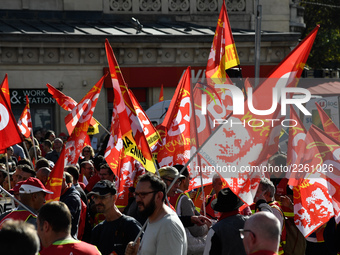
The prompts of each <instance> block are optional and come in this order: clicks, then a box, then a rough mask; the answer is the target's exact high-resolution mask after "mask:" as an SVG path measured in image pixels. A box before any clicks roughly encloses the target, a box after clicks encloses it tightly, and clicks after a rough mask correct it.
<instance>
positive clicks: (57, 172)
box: [45, 146, 66, 203]
mask: <svg viewBox="0 0 340 255" xmlns="http://www.w3.org/2000/svg"><path fill="white" fill-rule="evenodd" d="M65 165H66V164H65V146H64V147H63V149H62V151H61V153H60V156H59V159H58V160H57V162H56V164H55V165H54V167H53V169H52V171H51V173H50V175H49V177H48V180H47V183H46V185H45V187H46V189H48V190H51V191H53V194H47V195H46V203H49V202H52V201H59V199H60V195H61V187H62V182H63V174H64V167H65Z"/></svg>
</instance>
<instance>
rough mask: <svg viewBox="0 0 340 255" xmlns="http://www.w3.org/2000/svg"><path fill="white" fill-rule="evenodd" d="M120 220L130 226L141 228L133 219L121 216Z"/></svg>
mask: <svg viewBox="0 0 340 255" xmlns="http://www.w3.org/2000/svg"><path fill="white" fill-rule="evenodd" d="M120 219H121V220H122V221H124V222H126V223H127V224H130V225H137V226H138V227H139V228H140V227H141V225H140V223H139V222H138V221H137V220H136V219H135V218H133V217H131V216H128V215H125V214H122V217H120Z"/></svg>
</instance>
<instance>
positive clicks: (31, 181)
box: [19, 177, 53, 194]
mask: <svg viewBox="0 0 340 255" xmlns="http://www.w3.org/2000/svg"><path fill="white" fill-rule="evenodd" d="M39 191H43V192H45V193H49V194H53V192H52V191H50V190H48V189H46V188H45V186H44V184H42V182H41V181H40V180H39V179H37V178H33V177H30V178H28V179H27V180H26V181H24V182H23V183H22V184H21V187H20V189H19V193H20V194H32V193H36V192H39Z"/></svg>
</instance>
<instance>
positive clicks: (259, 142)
mask: <svg viewBox="0 0 340 255" xmlns="http://www.w3.org/2000/svg"><path fill="white" fill-rule="evenodd" d="M318 28H319V27H316V28H315V29H314V30H313V31H312V32H311V33H310V34H309V35H308V36H307V37H306V38H305V39H304V40H303V41H302V42H301V43H300V44H299V45H298V46H297V47H296V48H295V49H294V50H293V51H292V52H291V53H290V54H289V55H288V56H287V57H286V58H285V59H284V60H283V61H282V62H281V64H280V65H278V66H277V68H276V69H275V70H274V71H273V72H272V73H271V75H270V76H269V77H268V78H267V79H266V80H265V81H264V82H263V83H261V84H260V85H259V86H258V87H257V88H256V89H255V91H254V92H252V91H251V88H250V91H249V93H248V98H247V100H246V101H245V102H244V103H241V102H240V100H238V103H239V104H237V108H235V107H234V109H233V110H234V112H233V115H232V116H231V117H229V118H228V119H227V121H228V123H223V125H222V127H221V128H220V129H219V130H218V131H217V132H216V133H215V134H214V135H213V136H212V137H211V139H210V140H209V141H208V142H207V143H206V144H205V145H204V146H201V151H200V155H201V156H202V157H203V158H205V159H206V160H207V161H208V163H209V164H210V165H211V166H213V167H215V168H217V170H218V167H219V168H222V167H229V168H227V169H224V172H222V173H221V175H222V177H224V179H225V180H226V182H227V184H228V186H229V187H230V189H231V190H232V191H233V192H234V193H235V194H237V195H238V196H239V197H240V198H241V199H242V200H243V201H244V202H245V203H247V204H248V205H249V204H252V203H253V198H254V196H255V194H256V190H257V187H258V184H259V181H260V178H261V177H262V175H261V172H260V171H246V170H249V169H252V167H258V166H260V165H261V163H263V162H265V161H266V160H267V159H268V158H269V157H270V156H272V155H273V154H274V153H275V152H276V151H277V150H278V142H279V135H280V131H281V128H282V126H281V121H280V120H281V118H282V117H281V116H280V115H279V113H280V110H281V103H280V101H279V100H277V103H276V104H274V105H273V100H270V99H271V98H273V91H275V90H274V88H275V89H276V90H277V91H278V92H281V89H283V88H286V87H295V86H296V84H297V81H298V79H299V78H300V76H301V73H302V71H303V67H304V65H305V63H306V60H307V58H308V55H309V52H310V49H311V47H312V45H313V42H314V39H315V37H316V34H317V31H318ZM234 99H235V98H234ZM241 99H242V98H241ZM241 107H243V111H239V110H240V109H241ZM213 110H214V109H213V108H212V109H211V110H210V112H209V113H210V115H211V116H216V114H215V113H214V112H213ZM236 110H238V113H237V114H236ZM259 111H261V112H259ZM210 115H209V116H210ZM212 121H213V120H211V122H212ZM232 123H234V124H233V125H232ZM220 125H221V124H220ZM228 169H230V170H228ZM242 170H243V171H242ZM214 173H215V172H214V171H211V172H210V173H209V174H208V173H206V175H208V176H209V177H212V176H213V174H214Z"/></svg>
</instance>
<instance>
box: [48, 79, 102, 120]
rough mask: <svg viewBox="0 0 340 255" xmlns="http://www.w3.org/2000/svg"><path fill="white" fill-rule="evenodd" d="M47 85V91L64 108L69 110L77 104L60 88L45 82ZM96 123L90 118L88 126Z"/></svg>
mask: <svg viewBox="0 0 340 255" xmlns="http://www.w3.org/2000/svg"><path fill="white" fill-rule="evenodd" d="M46 86H47V87H48V93H50V94H51V95H52V97H53V98H54V99H55V100H56V101H57V103H58V104H59V105H60V106H61V108H63V109H64V110H66V111H68V112H70V111H72V110H73V108H74V107H75V106H76V105H77V102H76V101H75V100H74V99H73V98H72V97H69V96H66V95H65V94H63V93H62V92H61V91H60V90H58V89H56V88H55V87H53V86H52V85H50V84H48V83H47V84H46ZM95 125H97V122H96V120H95V119H94V118H92V119H91V122H90V126H95Z"/></svg>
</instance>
